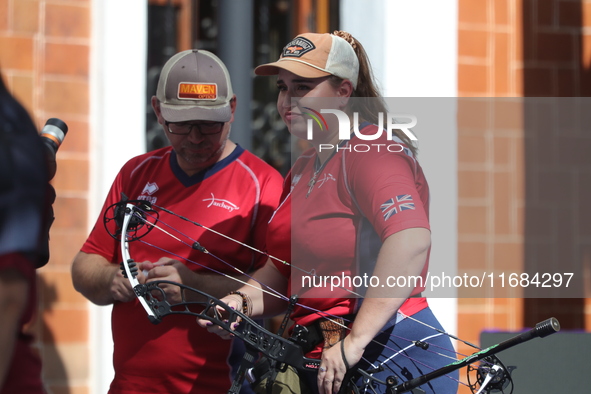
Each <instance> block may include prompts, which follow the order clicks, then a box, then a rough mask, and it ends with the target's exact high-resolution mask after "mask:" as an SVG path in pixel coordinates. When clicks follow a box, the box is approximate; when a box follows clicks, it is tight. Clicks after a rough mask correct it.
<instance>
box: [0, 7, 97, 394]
mask: <svg viewBox="0 0 591 394" xmlns="http://www.w3.org/2000/svg"><path fill="white" fill-rule="evenodd" d="M90 8H91V1H90V0H59V1H51V0H46V1H42V0H0V70H1V73H2V76H3V78H4V80H5V81H6V83H7V85H8V86H9V89H10V90H11V91H12V92H13V94H14V95H15V96H16V97H17V98H18V99H19V100H20V101H21V103H22V104H23V105H24V106H25V107H26V108H27V110H28V111H29V113H30V114H31V116H32V117H33V119H34V120H35V122H36V124H37V126H38V128H39V130H40V129H41V128H42V127H43V125H44V124H45V121H46V120H47V119H48V118H51V117H57V118H60V119H62V120H63V121H65V122H66V123H67V125H68V126H69V133H68V134H67V137H66V139H65V141H64V143H63V145H62V146H61V148H60V150H59V152H58V170H57V174H56V176H55V178H54V180H53V185H54V186H55V188H56V192H57V200H56V202H55V204H54V210H55V217H56V221H55V223H54V224H53V227H52V230H51V235H50V237H51V243H50V250H51V259H50V261H49V263H48V264H47V266H46V267H44V268H42V269H41V270H40V272H39V275H38V278H39V279H38V280H39V316H38V317H37V320H36V323H35V324H34V325H32V326H31V328H30V329H31V330H32V331H33V332H34V333H35V335H36V337H37V339H38V341H37V347H38V349H39V352H40V353H41V355H42V358H43V365H44V370H43V378H44V380H45V382H46V385H47V389H48V392H49V393H51V394H66V393H68V394H84V393H88V392H89V388H88V387H87V385H88V381H87V378H88V374H89V365H88V359H89V358H88V339H89V338H88V310H87V308H88V304H87V302H86V300H85V299H84V298H83V297H82V296H80V295H79V294H78V293H76V292H75V290H74V289H73V287H72V281H71V278H70V264H71V262H72V259H73V257H74V255H75V254H76V252H77V250H78V249H79V248H80V245H81V244H82V242H83V241H84V239H85V237H86V232H87V221H86V220H87V219H86V216H87V193H88V192H87V191H88V168H89V161H88V152H89V147H88V130H89V127H88V124H89V107H90V105H89V53H90V23H91V16H90Z"/></svg>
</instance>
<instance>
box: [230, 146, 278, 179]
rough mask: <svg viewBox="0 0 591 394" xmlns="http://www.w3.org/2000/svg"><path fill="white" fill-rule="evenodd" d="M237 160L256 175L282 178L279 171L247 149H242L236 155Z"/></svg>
mask: <svg viewBox="0 0 591 394" xmlns="http://www.w3.org/2000/svg"><path fill="white" fill-rule="evenodd" d="M238 160H240V162H241V163H242V164H243V165H244V166H246V167H247V168H248V169H250V170H251V171H253V172H254V173H255V174H256V175H257V176H261V175H264V176H267V177H271V178H277V179H279V180H282V179H283V177H282V176H281V174H280V173H279V171H277V170H276V169H275V168H274V167H273V166H271V165H270V164H269V163H267V162H266V161H264V160H263V159H261V158H260V157H258V156H257V155H255V154H254V153H252V152H250V151H249V150H246V149H243V151H242V153H241V154H240V156H238Z"/></svg>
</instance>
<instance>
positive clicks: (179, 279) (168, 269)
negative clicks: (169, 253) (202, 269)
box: [142, 257, 196, 303]
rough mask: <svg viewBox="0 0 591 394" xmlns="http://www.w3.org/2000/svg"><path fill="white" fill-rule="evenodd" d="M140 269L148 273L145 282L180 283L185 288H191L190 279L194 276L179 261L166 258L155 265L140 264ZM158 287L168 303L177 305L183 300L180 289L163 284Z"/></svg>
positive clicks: (148, 263) (147, 262) (149, 263)
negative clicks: (165, 281)
mask: <svg viewBox="0 0 591 394" xmlns="http://www.w3.org/2000/svg"><path fill="white" fill-rule="evenodd" d="M142 269H143V270H146V271H147V272H148V276H147V278H146V282H148V283H149V282H153V281H157V280H167V281H170V282H175V283H180V284H183V285H185V286H191V285H192V279H193V278H194V277H195V275H196V274H195V273H194V272H193V271H191V270H190V269H189V268H188V267H187V266H186V265H184V264H183V263H181V262H180V261H178V260H173V259H170V258H167V257H162V258H161V259H160V260H158V261H157V262H155V263H151V262H149V261H146V262H144V263H142ZM159 287H160V288H161V289H163V290H164V293H165V294H166V299H167V300H168V301H169V302H170V303H178V302H181V301H182V300H183V298H182V294H181V291H182V289H181V288H180V287H178V286H170V285H165V284H162V285H160V286H159Z"/></svg>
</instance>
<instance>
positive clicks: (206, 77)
mask: <svg viewBox="0 0 591 394" xmlns="http://www.w3.org/2000/svg"><path fill="white" fill-rule="evenodd" d="M233 96H234V93H233V91H232V83H231V82H230V74H228V70H227V69H226V66H225V65H224V63H222V61H221V60H220V59H219V58H218V57H217V56H216V55H214V54H213V53H211V52H208V51H203V50H197V49H190V50H188V51H183V52H179V53H177V54H176V55H174V56H173V57H171V58H170V59H169V60H168V61H167V62H166V64H165V65H164V67H163V68H162V72H161V73H160V79H159V80H158V89H157V90H156V98H157V99H158V100H159V101H160V108H161V111H162V117H164V119H165V120H167V121H169V122H186V121H190V120H210V121H215V122H228V121H229V120H230V119H231V118H232V111H231V109H230V100H231V99H232V97H233Z"/></svg>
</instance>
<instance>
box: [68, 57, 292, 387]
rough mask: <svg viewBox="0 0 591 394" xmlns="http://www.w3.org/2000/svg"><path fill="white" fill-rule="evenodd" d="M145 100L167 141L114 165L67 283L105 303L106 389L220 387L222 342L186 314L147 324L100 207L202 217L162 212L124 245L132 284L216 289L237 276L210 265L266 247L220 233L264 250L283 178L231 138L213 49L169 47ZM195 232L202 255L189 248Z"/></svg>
mask: <svg viewBox="0 0 591 394" xmlns="http://www.w3.org/2000/svg"><path fill="white" fill-rule="evenodd" d="M152 107H153V109H154V112H155V114H156V116H157V118H158V122H159V123H160V124H161V125H162V128H163V132H164V133H165V135H166V137H167V138H168V141H169V142H170V145H171V146H169V147H165V148H161V149H158V150H155V151H152V152H148V153H146V154H143V155H140V156H137V157H135V158H132V159H131V160H129V161H128V162H127V163H126V164H125V165H124V166H123V168H122V169H121V170H120V172H119V174H118V175H117V177H116V179H115V181H114V183H113V185H112V187H111V190H110V192H109V195H108V196H107V199H106V201H105V203H104V206H103V209H102V211H101V214H100V216H99V217H98V219H97V222H96V225H95V226H94V228H93V230H92V232H91V234H90V235H89V237H88V239H87V240H86V242H85V243H84V245H83V246H82V248H81V251H80V252H79V253H78V255H77V256H76V258H75V259H74V262H73V265H72V277H73V283H74V286H75V288H76V289H77V290H78V291H79V292H81V293H82V294H83V295H84V296H85V297H87V298H88V299H89V300H90V301H92V302H94V303H95V304H98V305H109V304H113V312H112V330H113V340H114V355H113V363H114V369H115V378H114V380H113V382H112V383H111V388H110V391H109V392H110V393H111V394H118V393H125V394H135V393H138V394H139V393H142V394H143V393H179V394H180V393H225V392H227V391H228V389H229V387H230V386H231V377H230V376H231V366H230V364H231V362H230V361H229V356H230V354H231V353H232V349H231V347H232V346H233V345H232V342H231V341H224V340H221V339H219V338H218V339H216V338H217V336H212V335H208V333H207V332H206V331H205V330H203V329H201V328H200V327H199V326H198V325H197V324H196V323H195V319H193V318H190V317H187V316H168V317H166V318H164V319H163V320H162V322H161V323H160V324H158V325H152V324H151V323H150V322H149V320H148V318H147V315H146V313H145V311H144V309H143V308H142V307H141V306H140V305H139V304H138V301H137V298H136V296H135V294H134V293H133V290H132V289H131V286H130V283H129V281H128V280H127V279H125V278H124V277H123V275H122V273H121V271H120V269H119V263H120V262H121V261H122V257H121V255H120V247H119V241H118V240H116V239H114V238H112V237H111V236H110V235H109V233H110V232H111V233H113V234H114V231H116V228H115V227H116V221H115V220H113V221H110V222H109V223H107V225H106V227H107V229H105V225H103V216H104V215H105V212H106V213H107V216H109V215H110V212H109V207H110V206H112V204H115V203H117V202H119V201H121V199H122V196H123V195H124V196H126V197H127V198H129V199H130V200H145V201H149V202H150V203H152V204H154V205H158V206H160V207H163V208H166V209H168V210H170V211H173V212H174V213H176V214H180V215H182V216H185V217H187V218H189V219H190V220H192V221H195V222H198V223H200V224H201V225H202V226H203V227H199V226H195V225H194V224H192V223H190V222H189V221H186V220H182V219H181V218H179V217H176V216H173V215H169V214H166V213H161V214H160V218H159V221H158V223H157V224H158V227H159V228H155V229H153V230H152V231H150V232H149V233H148V234H147V235H145V236H144V237H143V238H141V240H139V241H136V242H130V243H129V248H130V255H131V257H132V258H133V259H134V260H135V261H136V262H140V263H139V264H138V265H139V267H138V268H139V271H140V274H139V275H138V280H139V281H140V282H142V283H143V282H146V281H152V280H170V281H173V282H177V283H182V284H185V285H188V286H190V287H193V288H196V289H199V290H201V291H204V292H205V293H208V294H211V295H213V296H214V297H223V296H225V295H226V294H228V292H230V291H232V290H236V289H237V288H238V287H240V286H241V283H239V282H237V281H235V280H232V279H231V278H228V277H224V276H222V275H221V274H220V273H222V274H226V275H229V276H232V277H237V278H239V279H241V280H244V279H245V278H246V277H245V275H243V274H241V273H240V272H250V271H252V270H254V269H255V268H258V267H259V266H260V265H262V264H263V263H264V260H265V256H264V255H262V254H260V253H256V252H254V251H252V250H251V249H249V248H246V247H244V246H242V245H240V244H238V243H236V242H233V241H231V240H228V239H226V238H224V237H222V236H220V235H219V233H221V234H224V235H226V236H229V237H231V238H234V239H236V240H238V241H240V242H242V243H245V244H247V245H250V246H252V247H254V248H256V249H259V250H265V245H264V242H265V232H266V229H267V222H268V221H269V219H270V217H271V215H272V213H273V211H274V210H275V208H276V206H277V204H278V201H279V196H280V192H281V183H282V179H281V176H280V175H279V173H278V172H277V171H275V170H274V169H273V168H272V167H271V166H269V165H268V164H266V163H265V162H263V161H262V160H261V159H259V158H257V157H256V156H254V155H253V154H252V153H250V152H248V151H246V150H244V149H243V148H241V147H240V146H239V145H237V144H235V143H234V142H232V141H231V140H230V139H229V135H230V128H231V124H232V122H233V120H234V111H235V109H236V96H235V95H234V94H233V91H232V86H231V82H230V77H229V75H228V71H227V70H226V67H225V66H224V64H223V63H222V62H221V60H220V59H219V58H217V57H216V56H215V55H213V54H211V53H209V52H207V51H202V50H189V51H184V52H181V53H178V54H176V55H175V56H173V57H172V58H171V59H170V60H169V61H168V62H167V63H166V64H165V66H164V68H163V69H162V72H161V74H160V80H159V83H158V88H157V92H156V96H154V97H152ZM155 210H157V209H155ZM205 228H210V229H214V230H215V231H216V233H218V234H216V233H214V232H211V231H207V230H206V229H205ZM162 230H165V231H162ZM194 241H197V242H199V244H200V245H201V246H202V247H204V248H205V249H207V251H208V253H203V252H202V251H199V250H195V249H192V248H191V247H190V246H191V245H192V244H193V242H194ZM212 270H215V272H214V271H212ZM238 270H240V271H238ZM165 291H166V292H167V296H168V300H170V301H180V294H175V293H174V291H178V288H166V289H165ZM235 342H236V343H235V345H241V342H240V341H235ZM239 360H240V358H238V361H239Z"/></svg>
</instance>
